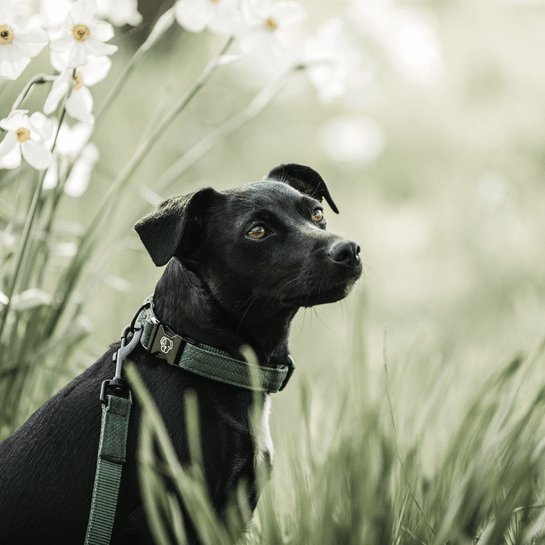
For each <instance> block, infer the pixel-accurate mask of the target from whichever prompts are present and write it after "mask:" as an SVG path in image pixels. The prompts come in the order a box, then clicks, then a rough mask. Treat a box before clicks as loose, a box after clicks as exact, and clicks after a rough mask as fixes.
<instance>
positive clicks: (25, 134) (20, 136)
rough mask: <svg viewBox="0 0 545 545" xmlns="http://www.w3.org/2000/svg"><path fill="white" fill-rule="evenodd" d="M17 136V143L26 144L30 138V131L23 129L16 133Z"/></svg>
mask: <svg viewBox="0 0 545 545" xmlns="http://www.w3.org/2000/svg"><path fill="white" fill-rule="evenodd" d="M15 136H16V137H17V142H20V143H21V144H24V143H25V142H26V141H27V140H28V139H29V138H30V131H29V130H28V129H25V127H21V128H19V129H17V130H16V131H15Z"/></svg>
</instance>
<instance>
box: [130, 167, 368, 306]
mask: <svg viewBox="0 0 545 545" xmlns="http://www.w3.org/2000/svg"><path fill="white" fill-rule="evenodd" d="M323 200H325V201H326V202H327V203H328V204H329V206H330V207H331V208H332V210H333V211H334V212H336V213H338V210H337V207H336V205H335V203H334V201H333V199H332V198H331V195H330V194H329V190H328V188H327V186H326V183H325V181H324V180H323V179H322V177H321V176H320V175H319V174H318V173H317V172H316V171H314V170H313V169H311V168H309V167H306V166H302V165H296V164H289V165H280V166H278V167H276V168H274V169H273V170H272V171H271V172H270V173H269V174H268V176H267V177H266V179H265V180H263V181H260V182H255V183H251V184H248V185H245V186H242V187H239V188H236V189H232V190H228V191H222V192H218V191H215V190H214V189H212V188H206V189H202V190H200V191H197V192H195V193H192V194H190V195H185V196H179V197H172V198H170V199H168V200H167V201H165V202H164V203H163V204H161V206H160V207H159V209H158V210H157V211H156V212H154V213H152V214H150V215H149V216H146V217H145V218H143V219H142V220H140V221H139V222H138V223H137V224H136V225H135V229H136V231H137V233H138V235H139V236H140V238H141V239H142V242H143V243H144V246H145V247H146V249H147V250H148V252H149V254H150V255H151V258H152V259H153V261H154V263H155V264H156V265H158V266H162V265H165V264H166V263H167V262H168V261H169V260H170V259H171V258H175V259H178V260H179V261H180V262H181V263H182V264H183V265H184V266H185V267H186V268H187V269H189V270H191V271H193V272H194V273H195V274H196V275H197V276H198V277H199V278H200V279H201V280H202V281H203V282H204V283H205V284H206V286H207V287H208V289H209V290H210V293H211V295H212V296H213V297H214V298H216V300H217V301H218V302H219V303H220V304H222V305H223V306H224V307H225V308H230V309H232V310H233V311H236V310H238V311H239V312H243V311H244V307H245V306H247V305H249V304H250V303H253V302H255V301H260V302H261V303H262V304H263V305H265V306H267V307H268V306H269V305H270V306H271V307H276V308H281V309H289V310H296V309H297V308H299V307H302V306H304V307H309V306H313V305H317V304H321V303H329V302H333V301H337V300H339V299H342V298H343V297H345V296H346V295H347V294H348V292H349V290H350V288H351V287H352V285H353V284H354V282H355V281H356V280H357V279H358V277H359V276H360V274H361V270H362V265H361V260H360V256H359V251H360V248H359V246H358V245H357V244H356V243H354V242H351V241H349V240H345V239H343V238H341V237H340V236H338V235H334V234H332V233H329V232H327V231H326V219H325V214H324V210H323V207H322V201H323Z"/></svg>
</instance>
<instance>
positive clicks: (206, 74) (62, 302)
mask: <svg viewBox="0 0 545 545" xmlns="http://www.w3.org/2000/svg"><path fill="white" fill-rule="evenodd" d="M233 41H234V38H232V37H231V38H229V39H228V40H227V42H226V43H225V45H224V46H223V48H222V49H221V51H220V52H219V53H218V54H217V55H216V56H215V57H214V58H213V59H212V60H211V61H210V63H208V65H207V66H206V67H205V69H204V70H203V72H202V73H201V75H200V76H199V78H198V79H197V81H196V82H195V84H194V85H193V87H192V88H191V89H190V90H189V92H188V93H187V94H186V95H184V96H183V97H181V98H180V100H178V101H177V102H176V103H175V104H174V106H173V107H172V108H171V109H170V110H169V111H168V112H167V113H166V114H165V115H164V116H163V118H162V119H161V120H160V121H159V123H157V125H156V126H155V128H154V129H153V130H152V131H150V133H149V134H148V135H147V136H146V137H145V138H144V140H142V142H141V143H140V144H139V146H138V147H137V149H136V151H135V152H134V153H133V155H132V157H131V158H130V159H129V161H128V162H127V163H126V164H125V166H124V168H123V169H122V170H121V172H120V173H119V174H118V175H117V177H116V178H115V180H114V181H113V182H112V184H111V186H110V188H109V189H108V191H107V192H106V193H105V195H104V197H103V199H102V201H101V202H100V204H99V206H98V208H97V212H96V213H95V215H94V217H93V218H92V219H91V222H90V223H89V226H88V227H87V229H86V230H85V234H84V235H83V237H82V238H81V241H80V244H79V247H78V251H77V253H76V255H75V256H74V258H73V260H72V262H71V263H70V266H69V267H68V269H67V270H66V271H65V273H64V275H63V277H62V279H61V281H60V282H59V284H58V285H59V286H62V288H63V293H64V294H67V293H70V292H71V291H72V288H73V286H74V285H75V283H76V281H77V278H78V276H79V272H80V271H81V268H82V267H83V262H84V260H85V259H86V256H87V255H88V254H89V253H90V252H91V250H92V247H93V245H94V243H95V241H96V238H97V235H98V233H99V232H100V229H101V227H102V225H103V222H104V220H105V219H106V218H108V216H109V213H110V212H111V210H112V208H113V207H114V206H116V205H117V204H118V197H119V193H120V192H121V191H122V190H123V189H124V187H125V186H126V185H127V183H128V181H129V179H130V177H131V176H132V174H133V173H134V171H135V170H136V169H137V168H138V166H139V165H140V163H141V162H142V161H143V159H144V158H145V157H146V156H147V154H148V153H149V152H150V150H151V149H152V148H153V147H154V146H155V145H156V144H157V142H158V141H159V139H160V137H161V136H162V135H163V134H164V132H165V131H166V129H167V128H168V127H169V126H170V125H171V124H172V122H173V121H174V119H176V117H177V116H178V115H179V114H180V113H181V112H182V111H183V110H184V109H185V108H186V106H187V105H188V104H189V103H190V102H191V100H192V99H193V98H194V97H195V96H196V95H197V94H198V92H199V91H200V90H201V89H202V88H203V87H204V86H205V85H206V83H207V82H208V81H209V79H210V78H211V77H212V75H213V74H214V73H215V71H216V69H217V68H218V67H219V66H221V60H222V57H223V55H224V54H225V52H226V51H227V50H228V49H229V47H230V46H231V44H232V43H233ZM54 299H55V300H58V301H59V306H58V307H57V309H56V312H55V316H54V317H53V319H52V322H51V324H50V326H49V329H48V334H52V333H53V330H54V329H55V327H56V324H57V323H58V321H59V318H60V317H61V315H62V313H63V311H64V308H65V307H66V305H67V303H68V297H66V296H62V294H61V293H59V291H57V294H56V297H55V298H54Z"/></svg>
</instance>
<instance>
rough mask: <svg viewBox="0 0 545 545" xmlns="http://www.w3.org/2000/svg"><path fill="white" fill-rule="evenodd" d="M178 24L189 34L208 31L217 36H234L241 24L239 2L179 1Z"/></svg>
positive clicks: (176, 10)
mask: <svg viewBox="0 0 545 545" xmlns="http://www.w3.org/2000/svg"><path fill="white" fill-rule="evenodd" d="M175 14H176V20H177V21H178V24H179V25H180V26H182V27H183V28H185V29H186V30H189V32H202V31H203V30H204V29H208V30H210V31H211V32H215V33H217V34H232V33H234V32H235V30H236V29H237V27H238V25H239V24H240V22H241V14H240V11H239V9H238V2H237V0H178V2H177V3H176V6H175Z"/></svg>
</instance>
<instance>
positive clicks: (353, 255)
mask: <svg viewBox="0 0 545 545" xmlns="http://www.w3.org/2000/svg"><path fill="white" fill-rule="evenodd" d="M329 256H330V257H331V259H332V260H333V261H335V263H339V264H341V263H342V264H344V265H348V266H354V265H355V264H356V263H358V262H359V260H360V247H359V246H358V245H357V244H356V243H355V242H352V241H350V240H341V241H340V242H336V243H335V244H333V246H332V247H331V248H330V250H329Z"/></svg>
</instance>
